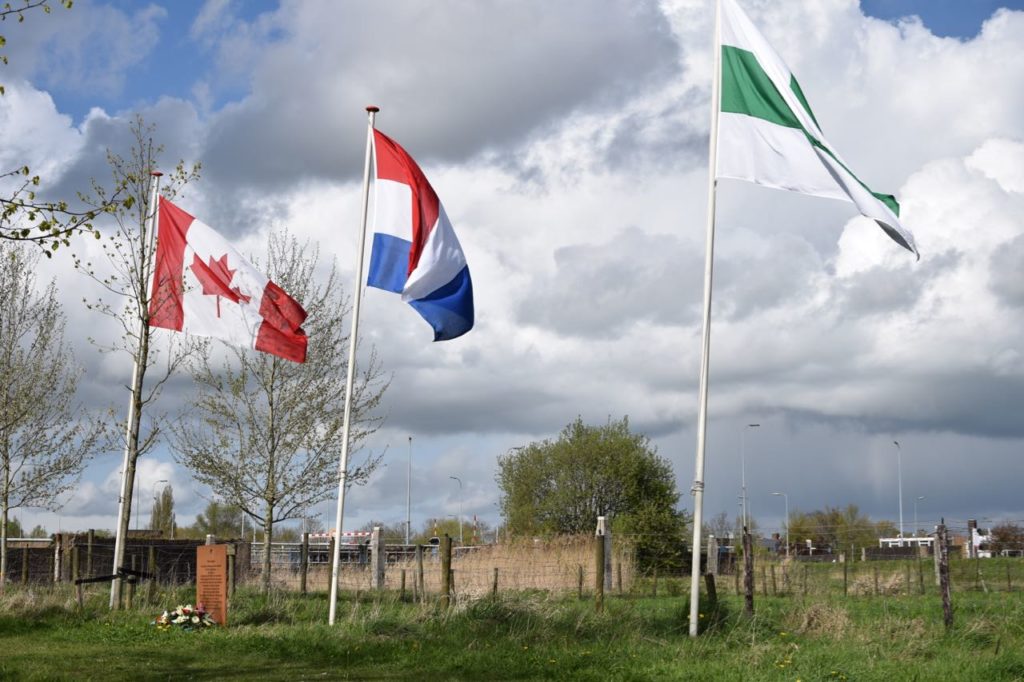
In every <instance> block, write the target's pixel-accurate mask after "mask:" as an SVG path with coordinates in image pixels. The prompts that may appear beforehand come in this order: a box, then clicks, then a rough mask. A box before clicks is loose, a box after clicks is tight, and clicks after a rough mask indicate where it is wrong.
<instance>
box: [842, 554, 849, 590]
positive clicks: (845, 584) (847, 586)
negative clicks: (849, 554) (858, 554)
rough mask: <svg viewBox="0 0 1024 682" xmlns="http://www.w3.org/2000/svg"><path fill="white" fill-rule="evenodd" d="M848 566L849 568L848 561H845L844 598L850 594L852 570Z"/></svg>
mask: <svg viewBox="0 0 1024 682" xmlns="http://www.w3.org/2000/svg"><path fill="white" fill-rule="evenodd" d="M848 566H849V564H848V563H847V562H846V561H844V562H843V596H844V597H845V596H846V595H847V594H848V591H849V584H850V569H849V568H848Z"/></svg>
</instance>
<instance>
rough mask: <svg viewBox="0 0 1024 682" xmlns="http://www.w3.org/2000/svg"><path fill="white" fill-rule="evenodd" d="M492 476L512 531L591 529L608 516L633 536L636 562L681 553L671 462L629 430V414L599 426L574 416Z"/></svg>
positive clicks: (511, 455) (509, 457) (504, 461)
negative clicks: (555, 435) (559, 430)
mask: <svg viewBox="0 0 1024 682" xmlns="http://www.w3.org/2000/svg"><path fill="white" fill-rule="evenodd" d="M496 478H497V482H498V487H499V488H500V490H501V493H502V498H501V502H500V506H501V511H502V514H503V515H504V517H505V521H506V524H507V527H508V529H509V530H510V531H511V532H513V533H520V534H532V535H544V534H556V533H566V534H585V533H593V532H594V529H595V526H596V523H597V517H598V516H605V517H606V518H607V519H608V520H609V522H610V523H611V527H612V531H613V532H617V533H621V534H625V535H629V536H632V537H633V540H634V541H635V544H636V548H637V557H638V561H639V562H640V564H641V565H644V566H648V565H652V564H661V563H666V562H669V563H677V562H678V561H679V559H680V554H681V552H682V547H683V536H684V534H685V530H686V528H685V526H686V517H685V515H684V513H683V512H682V511H679V510H677V509H676V504H677V503H678V502H679V493H678V492H677V491H676V483H675V476H674V474H673V473H672V466H671V465H670V464H669V462H668V461H667V460H665V459H663V458H662V457H659V456H658V454H657V451H656V449H655V448H654V446H652V445H651V443H650V439H649V438H647V436H644V435H642V434H636V433H633V432H632V431H630V428H629V419H628V417H623V418H622V419H621V420H618V421H612V420H610V419H609V421H608V422H607V423H606V424H604V425H602V426H588V425H586V424H584V423H583V420H582V419H581V418H577V419H576V420H575V421H574V422H572V423H571V424H569V425H568V426H566V427H565V428H564V429H563V430H562V433H561V434H560V435H559V437H558V439H557V440H554V441H551V440H544V441H541V442H535V443H530V444H529V445H526V446H523V447H518V448H514V449H512V450H510V451H509V452H508V453H507V454H506V455H504V456H501V457H499V458H498V474H497V477H496Z"/></svg>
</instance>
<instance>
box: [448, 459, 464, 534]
mask: <svg viewBox="0 0 1024 682" xmlns="http://www.w3.org/2000/svg"><path fill="white" fill-rule="evenodd" d="M448 478H450V479H452V480H453V481H458V482H459V544H460V545H461V544H462V479H461V478H459V477H458V476H449V477H448Z"/></svg>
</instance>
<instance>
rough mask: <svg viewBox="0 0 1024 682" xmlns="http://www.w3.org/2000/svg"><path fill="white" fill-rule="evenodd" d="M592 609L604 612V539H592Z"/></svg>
mask: <svg viewBox="0 0 1024 682" xmlns="http://www.w3.org/2000/svg"><path fill="white" fill-rule="evenodd" d="M594 608H595V609H596V610H597V612H598V613H601V612H602V611H604V538H603V537H601V536H600V535H597V536H595V537H594Z"/></svg>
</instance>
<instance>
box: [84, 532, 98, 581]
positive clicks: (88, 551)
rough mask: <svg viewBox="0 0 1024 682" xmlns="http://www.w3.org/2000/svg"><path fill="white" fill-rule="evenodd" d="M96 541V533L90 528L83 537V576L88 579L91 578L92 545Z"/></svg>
mask: <svg viewBox="0 0 1024 682" xmlns="http://www.w3.org/2000/svg"><path fill="white" fill-rule="evenodd" d="M95 539H96V531H95V530H93V529H92V528H90V529H89V532H88V533H87V534H86V536H85V542H86V545H85V575H86V576H87V577H89V578H91V577H92V576H93V572H92V543H93V541H94V540H95Z"/></svg>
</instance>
